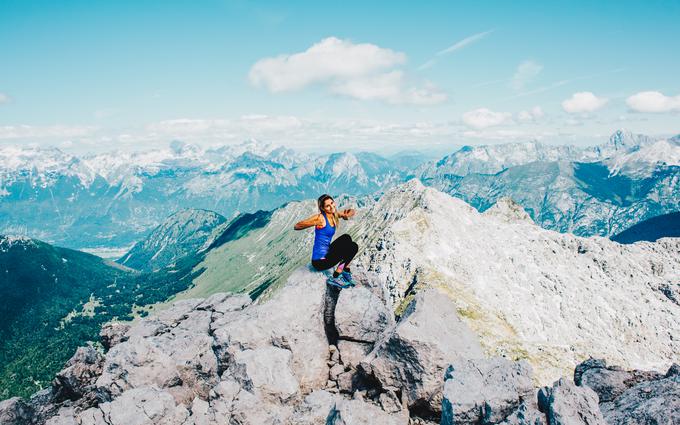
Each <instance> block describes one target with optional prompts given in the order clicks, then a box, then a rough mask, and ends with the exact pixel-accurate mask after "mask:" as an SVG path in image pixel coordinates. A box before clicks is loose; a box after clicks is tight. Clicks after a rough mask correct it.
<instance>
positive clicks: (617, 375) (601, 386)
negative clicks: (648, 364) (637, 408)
mask: <svg viewBox="0 0 680 425" xmlns="http://www.w3.org/2000/svg"><path fill="white" fill-rule="evenodd" d="M661 377H663V375H661V374H660V373H658V372H649V371H641V370H632V371H627V370H624V369H622V368H620V367H617V366H607V363H606V362H605V360H602V359H588V360H586V361H584V362H582V363H581V364H579V365H578V366H576V369H575V370H574V382H575V383H576V385H581V386H587V387H590V388H591V389H592V390H593V391H595V392H596V393H597V395H598V397H599V399H600V403H606V402H610V401H613V400H614V399H616V397H618V396H619V395H621V394H622V393H623V392H624V391H626V390H627V389H628V388H630V387H632V386H634V385H636V384H638V383H640V382H644V381H650V380H654V379H659V378H661Z"/></svg>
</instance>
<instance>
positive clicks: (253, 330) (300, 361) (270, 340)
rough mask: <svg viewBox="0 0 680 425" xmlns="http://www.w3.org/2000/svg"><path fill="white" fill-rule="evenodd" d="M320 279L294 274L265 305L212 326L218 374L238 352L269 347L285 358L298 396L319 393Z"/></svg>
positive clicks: (323, 352)
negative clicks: (281, 351) (284, 353)
mask: <svg viewBox="0 0 680 425" xmlns="http://www.w3.org/2000/svg"><path fill="white" fill-rule="evenodd" d="M324 279H325V278H324V276H323V274H321V273H318V272H314V271H312V270H310V269H307V268H303V269H298V270H297V271H295V272H294V273H293V274H292V275H291V276H290V278H289V279H288V282H287V284H286V285H285V286H284V287H283V288H281V290H280V291H279V292H278V293H277V294H275V295H274V296H273V297H272V298H271V299H269V300H267V301H266V302H263V303H262V304H258V305H253V306H251V307H249V308H248V309H246V310H243V311H242V312H240V313H239V314H238V315H225V316H224V317H223V318H221V319H218V320H216V321H214V322H213V323H212V325H211V329H212V332H213V337H214V340H215V341H214V345H213V348H214V351H215V353H216V354H217V356H218V361H219V362H220V370H227V369H228V368H229V365H230V364H231V363H232V362H233V361H234V359H235V357H236V355H237V353H239V352H241V351H244V350H256V349H259V348H263V347H272V346H274V347H278V348H281V349H285V350H288V351H289V352H290V356H291V357H290V369H291V371H292V373H293V375H294V376H295V379H296V380H297V382H298V385H299V390H300V393H301V394H302V395H305V394H308V393H310V392H311V391H312V390H314V389H318V388H322V387H323V386H324V384H325V383H326V381H327V380H328V365H327V364H326V361H327V359H328V339H327V337H326V333H325V331H324V323H323V311H324V294H325V291H326V284H325V282H324Z"/></svg>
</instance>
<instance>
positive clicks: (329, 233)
mask: <svg viewBox="0 0 680 425" xmlns="http://www.w3.org/2000/svg"><path fill="white" fill-rule="evenodd" d="M322 215H323V218H324V219H325V220H326V225H325V226H324V227H322V228H321V229H319V228H317V227H316V226H314V248H312V260H320V259H322V258H324V257H325V256H326V253H328V247H329V246H330V245H331V240H332V239H333V235H335V227H333V226H331V224H330V223H329V222H328V217H326V214H325V213H322Z"/></svg>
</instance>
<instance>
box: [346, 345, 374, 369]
mask: <svg viewBox="0 0 680 425" xmlns="http://www.w3.org/2000/svg"><path fill="white" fill-rule="evenodd" d="M372 349H373V344H368V343H365V342H356V341H346V340H342V339H341V340H339V341H338V350H339V351H340V361H341V362H342V364H344V365H345V366H347V367H350V368H354V367H357V366H358V365H359V364H360V363H361V361H362V360H363V359H364V357H366V356H367V355H368V353H370V352H371V350H372Z"/></svg>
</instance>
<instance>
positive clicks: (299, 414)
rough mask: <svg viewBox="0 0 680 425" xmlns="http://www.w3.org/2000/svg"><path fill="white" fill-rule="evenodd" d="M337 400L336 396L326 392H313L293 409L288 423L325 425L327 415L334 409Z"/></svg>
mask: <svg viewBox="0 0 680 425" xmlns="http://www.w3.org/2000/svg"><path fill="white" fill-rule="evenodd" d="M337 398H338V396H337V395H334V394H331V393H329V392H328V391H324V390H316V391H313V392H312V393H310V394H309V395H307V397H305V399H304V400H303V402H302V403H300V405H299V406H298V407H297V408H296V409H295V413H294V416H293V417H292V418H291V421H290V423H291V424H295V425H319V424H326V420H327V419H328V416H329V414H330V413H331V411H333V409H334V408H335V403H336V399H337Z"/></svg>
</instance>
